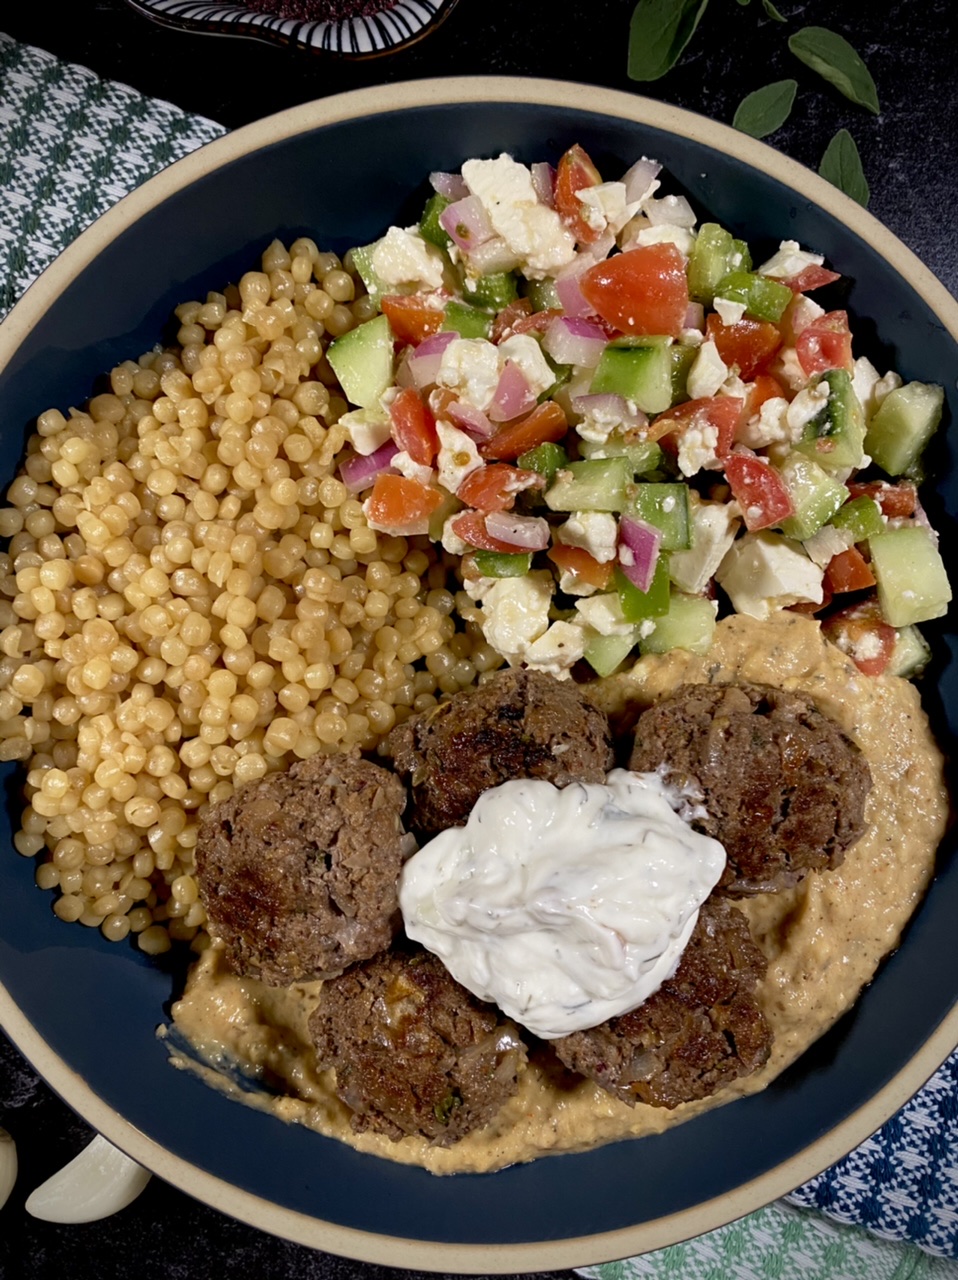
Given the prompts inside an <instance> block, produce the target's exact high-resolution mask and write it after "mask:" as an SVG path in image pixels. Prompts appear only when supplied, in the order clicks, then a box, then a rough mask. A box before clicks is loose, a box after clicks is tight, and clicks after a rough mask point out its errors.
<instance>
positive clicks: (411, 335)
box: [379, 293, 444, 344]
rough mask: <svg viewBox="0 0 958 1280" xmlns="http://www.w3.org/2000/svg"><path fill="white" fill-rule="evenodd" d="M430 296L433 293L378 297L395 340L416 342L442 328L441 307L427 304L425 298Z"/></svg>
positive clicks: (442, 313)
mask: <svg viewBox="0 0 958 1280" xmlns="http://www.w3.org/2000/svg"><path fill="white" fill-rule="evenodd" d="M430 296H434V295H428V294H424V293H410V294H408V295H403V294H399V293H397V294H391V293H390V294H386V296H385V297H383V298H381V299H380V303H379V305H380V306H381V307H382V310H383V315H384V316H385V317H386V319H387V320H388V321H389V327H390V329H392V331H393V333H394V334H395V336H396V339H397V341H399V342H407V343H413V344H416V343H419V342H422V340H423V339H424V338H428V337H429V336H430V334H433V333H438V332H439V330H440V329H441V328H442V321H443V315H444V312H443V309H442V308H441V307H436V306H429V305H428V304H427V302H426V298H427V297H430Z"/></svg>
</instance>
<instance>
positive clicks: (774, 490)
mask: <svg viewBox="0 0 958 1280" xmlns="http://www.w3.org/2000/svg"><path fill="white" fill-rule="evenodd" d="M740 403H741V402H740ZM725 477H726V479H727V480H728V482H729V485H730V486H731V489H732V494H733V496H734V497H735V499H736V501H737V502H738V505H739V506H740V507H741V508H742V517H743V519H744V520H745V527H746V529H748V530H750V531H751V532H754V531H755V530H756V529H769V528H771V526H772V525H776V524H780V523H781V521H782V520H784V519H786V517H788V516H791V515H794V514H795V505H794V503H793V502H792V495H791V494H790V493H789V491H788V488H787V487H786V485H785V481H784V480H783V479H782V477H781V476H780V475H779V473H778V472H777V471H776V470H775V468H774V467H773V466H771V465H770V464H769V463H768V462H766V461H765V459H764V458H759V457H757V456H756V455H755V454H754V453H730V454H729V456H728V457H727V458H726V459H725Z"/></svg>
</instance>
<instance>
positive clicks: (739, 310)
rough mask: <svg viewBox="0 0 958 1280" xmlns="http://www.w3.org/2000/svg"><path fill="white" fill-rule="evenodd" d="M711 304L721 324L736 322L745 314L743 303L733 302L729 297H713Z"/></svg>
mask: <svg viewBox="0 0 958 1280" xmlns="http://www.w3.org/2000/svg"><path fill="white" fill-rule="evenodd" d="M712 306H713V307H714V308H715V310H716V311H717V312H718V315H719V319H720V320H721V321H722V324H738V322H739V321H740V320H741V318H742V316H744V315H745V303H744V302H733V301H732V299H731V298H715V299H714V300H713V302H712Z"/></svg>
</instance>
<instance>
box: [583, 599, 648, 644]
mask: <svg viewBox="0 0 958 1280" xmlns="http://www.w3.org/2000/svg"><path fill="white" fill-rule="evenodd" d="M575 607H576V610H577V611H578V612H579V613H580V614H581V615H582V617H583V619H584V620H585V621H586V622H587V623H588V624H589V626H590V627H592V629H593V630H594V631H598V633H599V635H600V636H627V635H629V633H630V632H631V631H632V630H633V629H634V627H635V623H634V622H627V621H626V619H625V617H624V616H623V613H622V603H621V601H620V600H619V595H618V592H616V591H607V592H605V593H604V594H603V595H601V596H591V597H590V598H589V599H588V600H577V601H576V602H575Z"/></svg>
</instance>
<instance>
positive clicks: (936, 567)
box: [868, 525, 951, 627]
mask: <svg viewBox="0 0 958 1280" xmlns="http://www.w3.org/2000/svg"><path fill="white" fill-rule="evenodd" d="M868 549H869V551H870V552H871V566H872V572H873V573H874V575H875V577H876V578H877V580H878V603H879V604H880V605H881V611H882V614H883V615H884V618H885V621H886V622H890V623H891V625H892V626H893V627H908V626H912V625H913V624H914V623H916V622H927V621H928V620H929V619H930V618H940V617H941V616H942V615H943V614H944V613H946V612H947V609H948V602H949V601H950V600H951V587H950V586H949V584H948V574H947V573H946V572H945V566H944V563H943V562H942V558H941V554H940V552H939V551H938V548H937V547H936V546H935V544H934V542H932V539H931V534H930V533H929V531H928V530H927V529H925V528H923V527H922V526H921V525H903V526H902V527H901V528H898V529H886V530H885V532H884V533H880V534H878V536H877V537H874V538H869V540H868Z"/></svg>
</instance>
